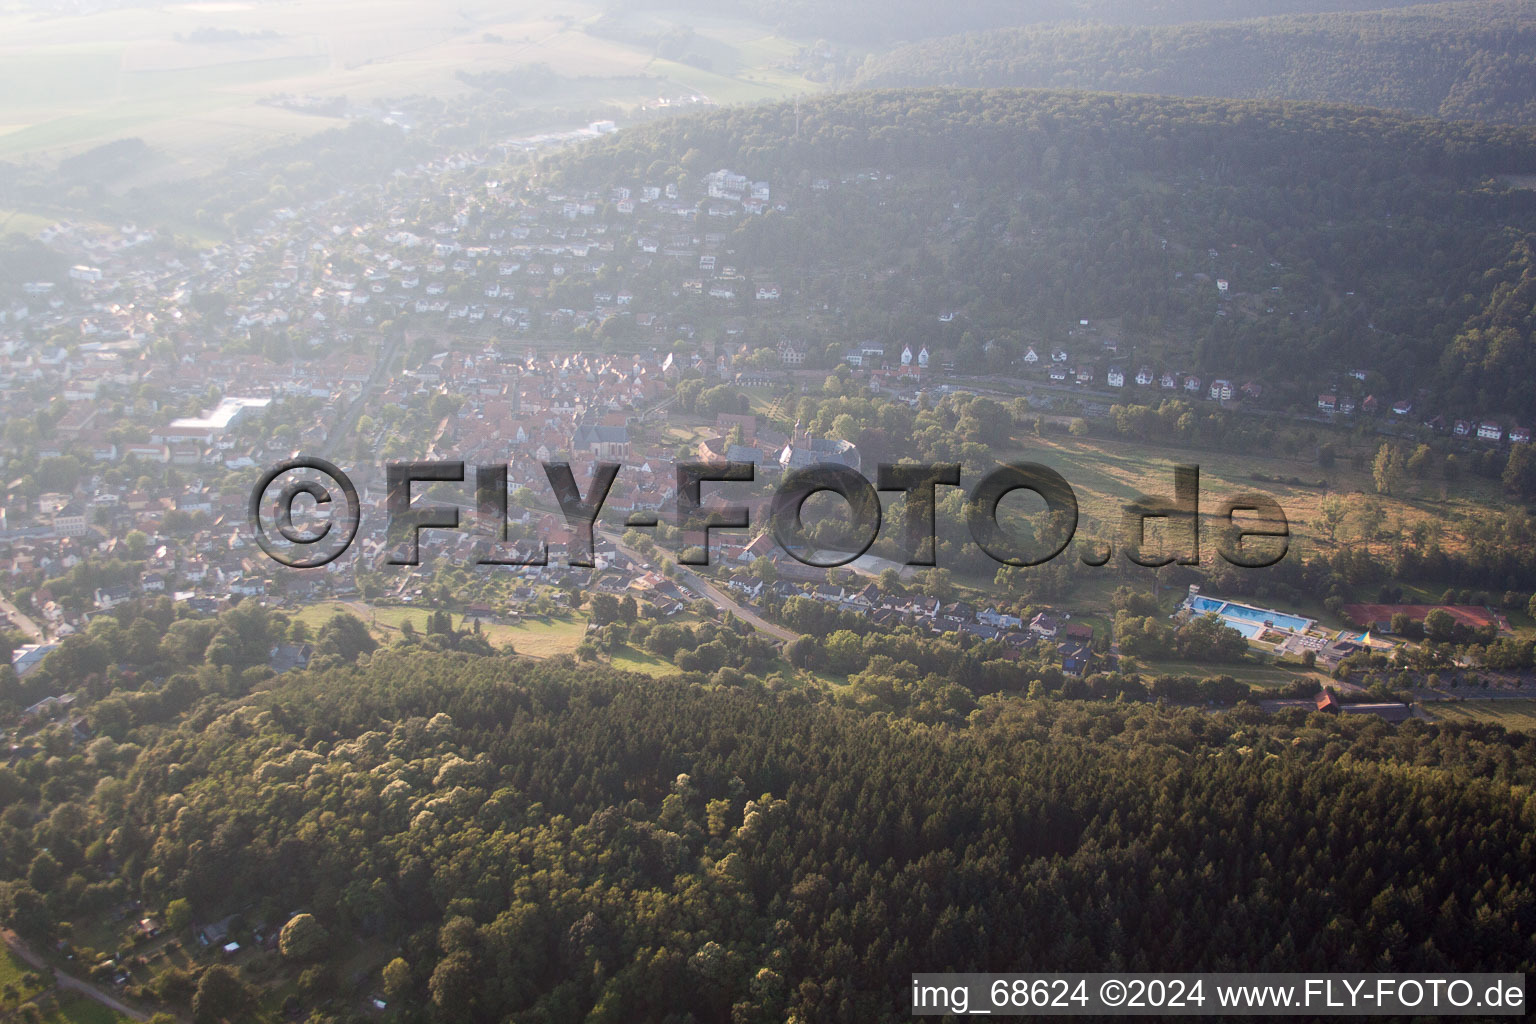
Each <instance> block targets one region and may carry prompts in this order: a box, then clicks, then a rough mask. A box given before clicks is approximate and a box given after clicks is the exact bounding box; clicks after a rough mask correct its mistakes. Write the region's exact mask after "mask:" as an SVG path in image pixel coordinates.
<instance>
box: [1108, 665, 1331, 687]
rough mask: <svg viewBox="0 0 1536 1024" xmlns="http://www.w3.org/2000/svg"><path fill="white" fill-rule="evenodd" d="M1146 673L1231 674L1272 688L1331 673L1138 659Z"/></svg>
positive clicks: (1296, 667) (1323, 677) (1293, 667)
mask: <svg viewBox="0 0 1536 1024" xmlns="http://www.w3.org/2000/svg"><path fill="white" fill-rule="evenodd" d="M1137 663H1138V664H1140V665H1141V673H1142V675H1143V676H1146V677H1151V676H1161V675H1170V676H1195V677H1197V678H1201V679H1205V678H1209V677H1211V676H1231V677H1232V678H1233V679H1236V680H1237V681H1238V682H1240V683H1247V684H1248V685H1249V686H1251V687H1256V688H1260V687H1262V688H1268V687H1274V686H1285V685H1286V684H1287V683H1290V682H1292V681H1293V680H1296V679H1303V678H1312V679H1316V680H1317V681H1318V682H1327V681H1328V676H1326V675H1325V674H1323V673H1321V672H1308V671H1306V670H1304V669H1303V668H1302V667H1301V666H1300V665H1267V664H1259V663H1257V662H1251V661H1245V662H1242V663H1240V664H1236V665H1218V664H1214V663H1212V662H1202V661H1158V660H1154V659H1151V658H1138V659H1137Z"/></svg>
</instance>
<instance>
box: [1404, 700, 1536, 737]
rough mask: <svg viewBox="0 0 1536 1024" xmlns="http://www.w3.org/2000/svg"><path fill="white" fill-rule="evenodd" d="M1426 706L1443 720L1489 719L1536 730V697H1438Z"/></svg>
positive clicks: (1513, 728) (1516, 728) (1520, 729)
mask: <svg viewBox="0 0 1536 1024" xmlns="http://www.w3.org/2000/svg"><path fill="white" fill-rule="evenodd" d="M1423 707H1424V710H1425V711H1428V712H1429V713H1430V714H1431V715H1433V716H1434V717H1435V718H1436V720H1438V721H1441V722H1489V723H1492V724H1495V725H1502V726H1503V727H1504V728H1506V729H1509V730H1511V731H1515V732H1536V700H1465V701H1435V702H1432V703H1426V704H1424V705H1423Z"/></svg>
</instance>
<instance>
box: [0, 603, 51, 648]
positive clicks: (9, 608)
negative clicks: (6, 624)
mask: <svg viewBox="0 0 1536 1024" xmlns="http://www.w3.org/2000/svg"><path fill="white" fill-rule="evenodd" d="M0 612H4V613H5V614H6V615H8V616H10V619H11V622H13V623H15V625H16V628H17V629H19V630H21V631H22V632H23V633H25V634H27V636H29V637H31V638H32V640H33V642H34V643H42V642H43V641H44V640H46V639H47V635H46V634H45V633H44V632H43V628H42V627H41V626H39V625H38V624H37V623H35V622H33V621H32V620H31V619H29V618H27V616H25V615H23V614H22V613H21V609H19V608H17V607H16V606H15V605H13V604H11V602H10V601H8V600H6V599H5V596H4V595H0Z"/></svg>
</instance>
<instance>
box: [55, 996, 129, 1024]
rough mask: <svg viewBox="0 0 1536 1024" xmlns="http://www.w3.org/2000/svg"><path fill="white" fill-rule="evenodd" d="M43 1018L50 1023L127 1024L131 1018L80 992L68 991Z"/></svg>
mask: <svg viewBox="0 0 1536 1024" xmlns="http://www.w3.org/2000/svg"><path fill="white" fill-rule="evenodd" d="M43 1020H44V1021H47V1022H48V1024H127V1022H128V1021H129V1020H130V1018H128V1017H124V1016H123V1015H122V1014H120V1013H118V1012H117V1011H116V1010H112V1009H108V1008H107V1007H105V1006H102V1005H101V1004H100V1003H98V1002H96V1001H95V1000H93V999H87V998H86V997H85V996H82V995H79V994H78V993H66V994H65V995H64V996H63V997H62V998H61V999H60V1000H59V1003H58V1006H57V1007H56V1008H55V1009H54V1011H53V1012H52V1013H50V1014H48V1015H47V1016H45V1017H44V1018H43Z"/></svg>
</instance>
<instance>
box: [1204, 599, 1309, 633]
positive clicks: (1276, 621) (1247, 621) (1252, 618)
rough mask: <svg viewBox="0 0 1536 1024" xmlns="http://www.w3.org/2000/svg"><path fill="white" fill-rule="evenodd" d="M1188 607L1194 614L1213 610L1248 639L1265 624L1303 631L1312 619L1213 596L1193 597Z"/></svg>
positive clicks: (1277, 627)
mask: <svg viewBox="0 0 1536 1024" xmlns="http://www.w3.org/2000/svg"><path fill="white" fill-rule="evenodd" d="M1189 607H1190V610H1191V611H1193V612H1194V613H1195V614H1196V615H1204V614H1206V613H1207V612H1215V613H1216V614H1217V615H1219V616H1220V617H1221V618H1222V619H1223V620H1224V621H1225V622H1226V624H1227V625H1229V626H1231V627H1232V628H1233V629H1235V630H1237V631H1238V632H1239V633H1241V634H1243V636H1245V637H1247V638H1248V639H1250V640H1252V639H1253V638H1254V637H1256V636H1258V635H1259V634H1260V633H1261V632H1263V630H1264V627H1265V626H1273V627H1274V628H1276V629H1284V630H1289V631H1290V632H1292V633H1304V632H1306V630H1307V629H1308V628H1310V627H1311V625H1312V621H1313V620H1311V619H1304V618H1302V617H1301V616H1300V615H1287V614H1286V613H1284V612H1277V611H1274V610H1272V609H1269V608H1255V607H1253V606H1252V605H1247V604H1239V603H1238V602H1236V601H1222V600H1219V599H1217V598H1213V597H1195V598H1194V599H1192V600H1191V601H1190V602H1189Z"/></svg>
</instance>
